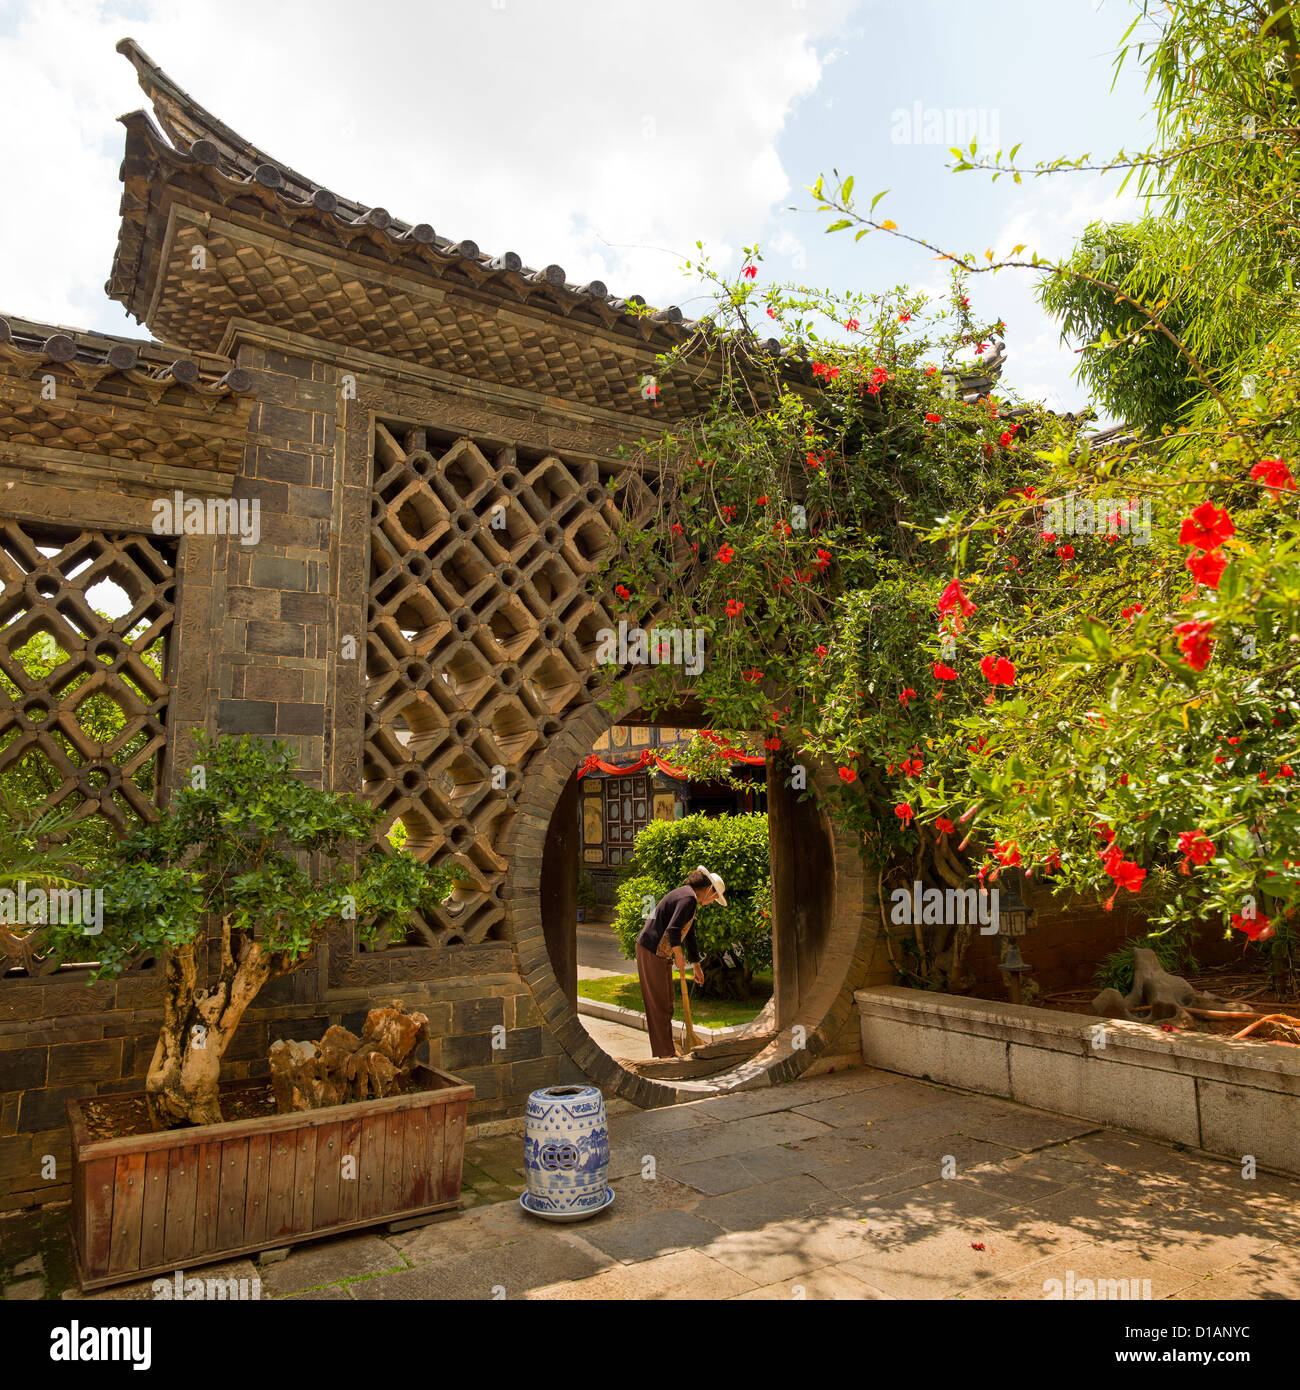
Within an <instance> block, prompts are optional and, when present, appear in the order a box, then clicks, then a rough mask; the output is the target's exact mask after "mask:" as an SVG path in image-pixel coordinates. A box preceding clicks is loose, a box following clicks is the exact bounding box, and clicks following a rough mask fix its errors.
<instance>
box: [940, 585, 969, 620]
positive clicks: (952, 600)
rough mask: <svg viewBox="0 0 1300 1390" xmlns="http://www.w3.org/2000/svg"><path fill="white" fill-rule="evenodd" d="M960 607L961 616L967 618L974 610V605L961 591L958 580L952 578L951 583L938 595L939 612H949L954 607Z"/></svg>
mask: <svg viewBox="0 0 1300 1390" xmlns="http://www.w3.org/2000/svg"><path fill="white" fill-rule="evenodd" d="M958 607H960V608H961V612H962V617H964V618H969V617H970V615H971V614H972V613H973V612H974V611H975V605H974V604H973V603H972V602H971V601H970V599H968V598H967V597H966V595H965V594H964V593H962V589H961V582H960V580H957V579H954V580H953V581H952V583H951V584H949V585H948V587H947V588H946V589H945V590H944V591H943V593H941V594H940V595H939V612H940V613H950V612H951V611H952V610H953V609H954V608H958Z"/></svg>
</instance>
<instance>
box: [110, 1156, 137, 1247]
mask: <svg viewBox="0 0 1300 1390" xmlns="http://www.w3.org/2000/svg"><path fill="white" fill-rule="evenodd" d="M144 1161H145V1156H144V1154H142V1153H134V1154H122V1155H120V1156H119V1158H118V1160H117V1166H116V1168H115V1170H114V1172H113V1231H112V1235H111V1237H110V1239H109V1247H108V1271H109V1273H110V1274H121V1273H122V1272H124V1271H125V1270H129V1269H139V1268H140V1226H141V1222H142V1220H143V1217H144Z"/></svg>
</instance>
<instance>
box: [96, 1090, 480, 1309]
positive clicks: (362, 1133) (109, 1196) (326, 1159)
mask: <svg viewBox="0 0 1300 1390" xmlns="http://www.w3.org/2000/svg"><path fill="white" fill-rule="evenodd" d="M415 1076H416V1078H417V1079H419V1080H421V1081H425V1082H427V1084H428V1087H429V1089H427V1090H424V1091H416V1092H411V1093H409V1094H406V1095H400V1096H389V1097H386V1098H385V1099H383V1100H363V1101H355V1102H353V1103H352V1104H350V1105H335V1106H331V1107H329V1108H328V1109H323V1110H302V1111H297V1112H295V1113H294V1114H291V1115H267V1116H264V1117H262V1118H260V1119H253V1120H231V1121H227V1122H226V1123H223V1124H219V1125H200V1126H190V1127H187V1128H185V1129H173V1130H166V1131H163V1132H161V1133H157V1134H153V1133H150V1134H138V1135H131V1136H128V1137H126V1138H122V1139H102V1140H92V1139H91V1138H90V1136H89V1134H88V1133H87V1130H86V1122H85V1116H84V1113H83V1107H84V1106H85V1105H86V1104H87V1102H86V1101H81V1100H70V1101H69V1102H68V1119H69V1121H70V1123H71V1125H72V1166H73V1171H72V1217H71V1220H72V1236H73V1246H74V1249H75V1253H76V1261H77V1278H78V1281H79V1282H80V1284H81V1287H82V1289H83V1290H84V1289H98V1288H103V1287H104V1286H105V1285H108V1284H121V1283H125V1282H127V1281H129V1280H133V1279H143V1278H145V1277H147V1276H148V1275H151V1274H169V1273H171V1272H172V1271H173V1270H177V1269H182V1270H183V1269H187V1268H189V1267H190V1266H193V1265H201V1264H210V1263H212V1262H213V1261H215V1260H225V1259H229V1258H231V1257H232V1256H235V1255H247V1254H250V1253H251V1252H253V1251H255V1250H267V1249H271V1248H273V1247H275V1246H279V1245H291V1244H294V1243H296V1242H298V1241H303V1240H315V1239H317V1238H318V1237H320V1236H328V1235H334V1234H336V1233H338V1232H340V1231H354V1230H358V1229H360V1228H361V1227H364V1226H374V1225H378V1224H381V1223H382V1222H385V1221H393V1220H397V1219H399V1218H405V1217H411V1216H419V1215H422V1214H424V1213H426V1212H435V1211H443V1210H445V1209H447V1208H449V1207H455V1206H459V1204H460V1183H461V1164H462V1161H463V1159H464V1155H465V1121H466V1115H467V1113H468V1110H469V1103H470V1101H471V1100H472V1099H473V1098H474V1087H473V1086H471V1085H469V1084H468V1083H466V1082H464V1081H461V1080H460V1079H459V1078H458V1077H455V1076H450V1075H448V1074H447V1073H446V1072H441V1071H435V1070H432V1069H431V1068H427V1067H420V1068H418V1069H417V1070H416V1072H415ZM266 1084H267V1083H266V1082H265V1081H237V1082H231V1083H228V1084H226V1085H223V1086H222V1087H221V1091H222V1094H223V1096H224V1095H231V1094H235V1093H237V1092H238V1090H239V1089H240V1088H246V1087H254V1086H265V1085H266ZM347 1156H354V1157H355V1160H356V1162H355V1176H354V1177H351V1178H345V1177H344V1176H343V1172H344V1162H343V1160H344V1158H345V1157H347Z"/></svg>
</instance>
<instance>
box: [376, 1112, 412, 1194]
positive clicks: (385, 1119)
mask: <svg viewBox="0 0 1300 1390" xmlns="http://www.w3.org/2000/svg"><path fill="white" fill-rule="evenodd" d="M380 1118H381V1121H382V1123H383V1126H384V1195H383V1196H382V1197H381V1198H380V1203H379V1209H380V1211H381V1212H382V1213H383V1215H385V1216H395V1215H398V1214H399V1213H400V1212H402V1211H403V1210H404V1204H403V1202H402V1185H403V1180H404V1178H405V1173H404V1172H403V1157H404V1150H405V1147H406V1145H405V1139H406V1112H405V1111H402V1110H396V1111H392V1112H390V1113H389V1114H386V1115H383V1116H381V1117H380Z"/></svg>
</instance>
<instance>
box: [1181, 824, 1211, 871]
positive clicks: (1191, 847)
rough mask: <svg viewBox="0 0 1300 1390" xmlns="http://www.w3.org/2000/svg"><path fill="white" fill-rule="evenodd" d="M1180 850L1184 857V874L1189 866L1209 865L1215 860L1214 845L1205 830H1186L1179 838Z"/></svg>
mask: <svg viewBox="0 0 1300 1390" xmlns="http://www.w3.org/2000/svg"><path fill="white" fill-rule="evenodd" d="M1178 850H1179V853H1180V854H1182V855H1183V865H1182V868H1183V873H1187V872H1188V869H1187V864H1188V861H1189V860H1190V861H1191V862H1192V863H1193V864H1208V863H1209V862H1210V860H1211V859H1213V858H1214V855H1215V849H1214V844H1213V842H1212V841H1211V840H1210V838H1209V836H1207V835H1206V833H1205V831H1203V830H1184V831H1182V832H1181V833H1180V834H1179V836H1178Z"/></svg>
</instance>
